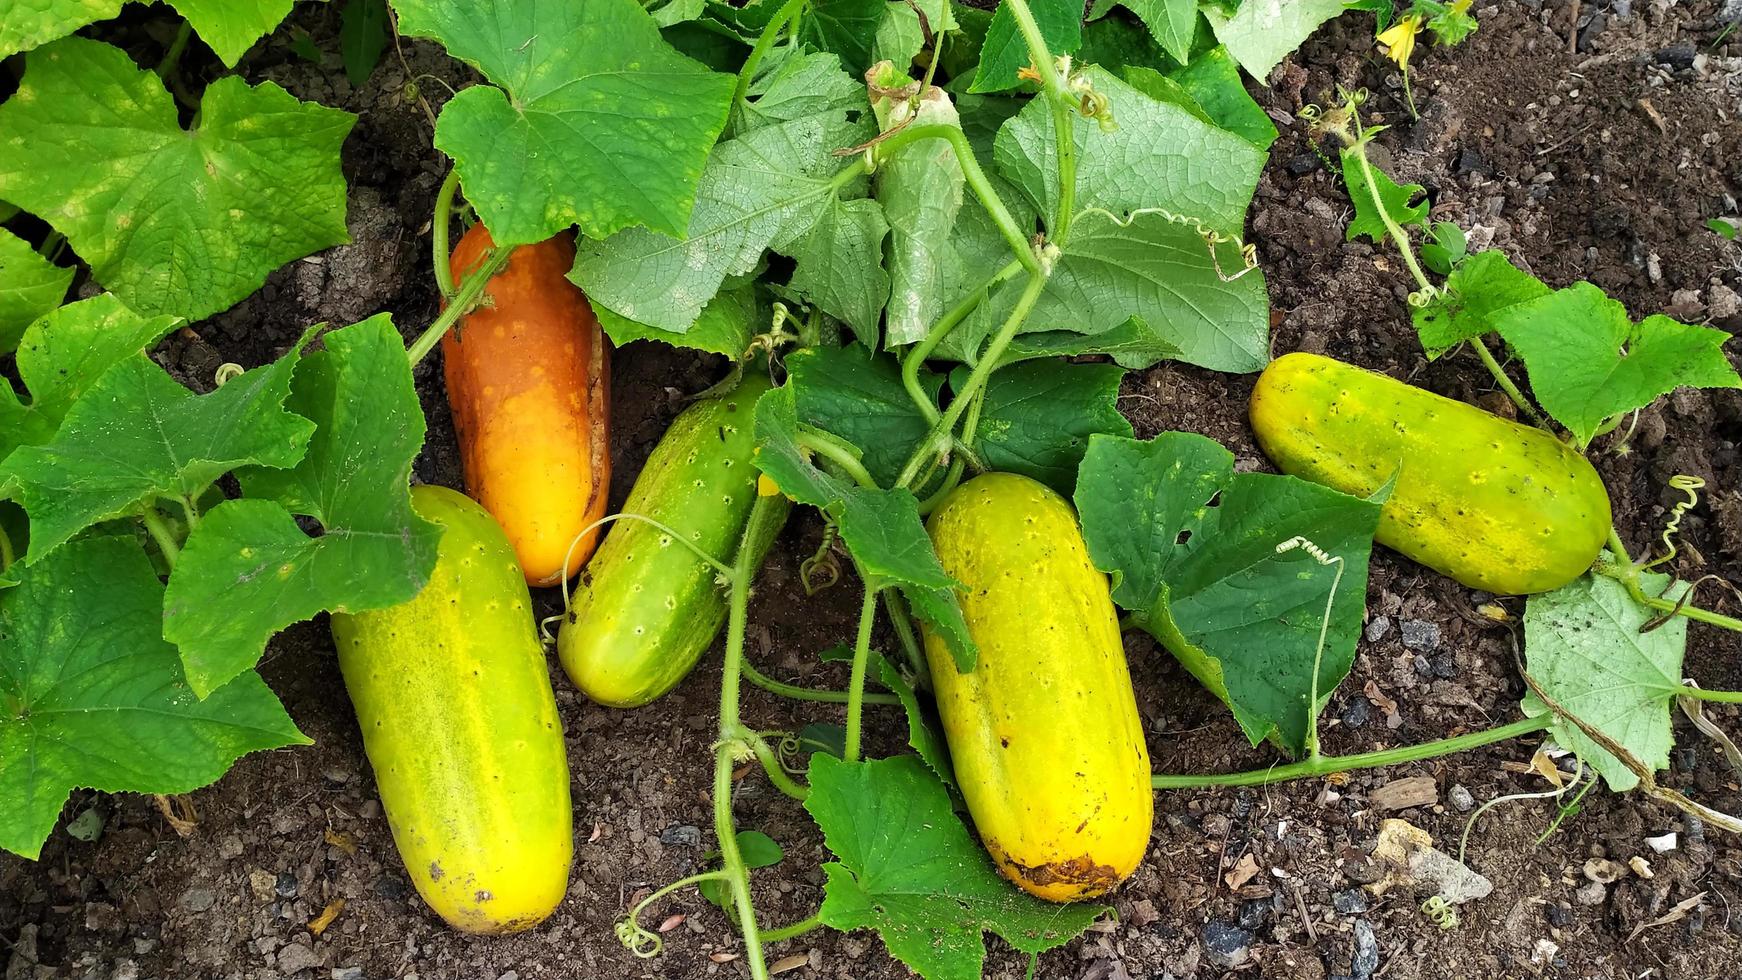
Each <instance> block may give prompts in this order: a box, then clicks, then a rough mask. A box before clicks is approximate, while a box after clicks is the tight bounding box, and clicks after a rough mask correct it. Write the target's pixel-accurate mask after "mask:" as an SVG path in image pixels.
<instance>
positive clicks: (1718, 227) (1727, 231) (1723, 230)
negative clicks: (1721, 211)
mask: <svg viewBox="0 0 1742 980" xmlns="http://www.w3.org/2000/svg"><path fill="white" fill-rule="evenodd" d="M1706 227H1707V228H1709V229H1711V230H1712V231H1714V232H1716V233H1718V234H1719V235H1722V236H1723V237H1724V238H1725V239H1726V240H1728V241H1732V242H1733V241H1735V240H1736V235H1737V232H1738V231H1742V222H1739V221H1737V219H1735V218H1712V219H1710V220H1708V221H1707V222H1706Z"/></svg>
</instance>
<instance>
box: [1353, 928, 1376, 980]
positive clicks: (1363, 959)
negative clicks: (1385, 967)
mask: <svg viewBox="0 0 1742 980" xmlns="http://www.w3.org/2000/svg"><path fill="white" fill-rule="evenodd" d="M1377 969H1379V939H1378V937H1377V936H1374V935H1373V926H1372V925H1371V924H1369V923H1368V922H1367V920H1366V919H1356V920H1355V955H1354V959H1353V961H1352V962H1350V964H1349V972H1350V973H1351V974H1353V975H1354V977H1355V980H1367V978H1368V977H1371V976H1372V975H1373V971H1375V970H1377Z"/></svg>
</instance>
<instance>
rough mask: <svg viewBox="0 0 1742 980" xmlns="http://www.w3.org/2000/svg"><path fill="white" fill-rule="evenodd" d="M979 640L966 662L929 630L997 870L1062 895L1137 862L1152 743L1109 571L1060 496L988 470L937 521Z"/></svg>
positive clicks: (959, 775) (962, 775)
mask: <svg viewBox="0 0 1742 980" xmlns="http://www.w3.org/2000/svg"><path fill="white" fill-rule="evenodd" d="M927 528H928V530H929V531H930V532H931V538H932V543H933V544H934V545H935V546H936V547H937V553H938V558H939V560H940V561H942V562H943V566H944V570H945V571H946V572H948V573H949V574H950V575H952V576H954V577H955V578H956V580H957V581H959V582H961V583H962V585H963V586H964V588H963V589H962V590H961V591H960V592H959V595H960V598H961V603H962V614H963V616H964V617H965V618H966V619H967V623H968V631H969V633H970V634H971V635H972V636H973V638H974V642H975V644H976V645H977V646H978V647H979V648H980V656H979V660H978V662H977V663H976V665H975V667H974V670H973V671H972V672H970V673H966V674H964V673H961V672H959V671H958V670H957V669H956V662H955V658H954V657H952V656H951V654H950V652H949V649H948V647H947V646H946V645H945V643H944V641H943V638H942V637H939V636H935V635H933V634H932V633H931V632H930V631H926V632H925V649H926V659H927V661H928V663H929V665H930V668H931V678H932V689H933V691H934V692H935V693H936V695H937V704H938V713H939V715H940V716H941V717H942V719H943V725H944V734H945V738H946V739H947V740H948V742H949V746H950V757H951V759H952V760H953V762H954V765H955V773H956V781H957V783H958V784H959V785H960V786H961V789H962V796H963V797H964V798H965V799H966V800H967V803H968V812H969V814H971V815H972V816H973V818H974V827H975V829H976V830H977V831H978V832H979V834H980V840H981V842H982V843H983V844H985V846H986V850H987V851H988V852H989V853H991V855H992V859H993V861H994V863H996V864H997V866H998V870H999V871H1000V872H1001V873H1003V875H1004V876H1005V877H1006V878H1009V879H1010V880H1011V881H1013V882H1015V883H1016V884H1017V885H1018V886H1019V887H1021V888H1022V889H1023V890H1024V891H1026V892H1029V893H1030V894H1032V895H1036V896H1038V897H1040V898H1044V899H1047V900H1049V901H1055V902H1068V901H1075V900H1078V899H1086V898H1094V897H1096V896H1098V895H1104V894H1106V893H1107V892H1108V891H1110V890H1111V889H1112V888H1113V887H1114V886H1115V885H1117V884H1118V883H1119V882H1121V881H1123V880H1124V879H1125V878H1126V877H1128V876H1129V875H1130V874H1131V872H1132V871H1134V870H1136V868H1137V865H1138V862H1140V861H1141V860H1142V859H1143V854H1144V851H1145V850H1147V849H1148V846H1149V832H1150V825H1151V822H1152V821H1153V819H1154V807H1155V801H1154V791H1153V790H1152V789H1151V788H1150V781H1149V780H1150V772H1149V751H1148V749H1147V748H1146V747H1145V745H1144V740H1143V722H1142V720H1141V719H1140V718H1139V717H1138V714H1137V699H1136V695H1135V694H1134V693H1133V692H1132V689H1131V675H1130V673H1129V671H1128V670H1127V668H1126V665H1125V648H1124V645H1123V643H1122V641H1121V640H1120V635H1119V615H1118V612H1117V611H1116V610H1115V609H1114V608H1113V599H1112V596H1111V595H1110V594H1109V592H1108V586H1107V577H1106V576H1105V575H1103V574H1101V573H1100V572H1099V571H1096V569H1095V567H1094V565H1093V564H1091V563H1090V561H1089V552H1088V548H1087V547H1086V546H1085V545H1084V543H1083V537H1082V532H1081V531H1080V530H1079V529H1078V527H1077V518H1076V514H1075V513H1074V512H1073V511H1072V510H1071V507H1070V505H1069V504H1068V503H1066V502H1065V500H1064V498H1063V497H1060V496H1059V495H1058V494H1056V493H1054V492H1053V491H1052V490H1050V489H1048V488H1047V487H1045V486H1043V485H1042V484H1040V483H1037V482H1035V481H1034V480H1031V479H1029V478H1027V477H1024V476H1016V475H1014V474H1009V473H989V474H987V475H985V476H981V477H977V478H975V479H973V480H970V481H969V482H967V483H964V484H962V485H961V486H960V487H958V488H956V490H955V491H953V492H952V493H951V494H950V496H949V497H947V498H945V500H944V502H943V503H942V504H941V505H940V506H939V507H938V509H937V510H936V511H935V512H933V513H932V515H931V519H930V520H929V521H928V522H927Z"/></svg>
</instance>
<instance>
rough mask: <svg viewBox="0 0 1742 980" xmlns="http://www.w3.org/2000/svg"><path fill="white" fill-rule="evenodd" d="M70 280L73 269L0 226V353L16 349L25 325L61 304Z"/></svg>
mask: <svg viewBox="0 0 1742 980" xmlns="http://www.w3.org/2000/svg"><path fill="white" fill-rule="evenodd" d="M72 281H73V270H72V269H63V268H61V267H59V266H57V265H55V264H54V263H52V262H50V261H49V260H47V259H45V258H43V257H42V256H40V255H38V254H36V250H35V249H33V248H31V247H30V243H29V242H26V241H25V240H24V239H22V238H19V237H18V236H17V235H14V234H13V233H11V232H9V231H7V230H6V229H4V228H0V354H5V353H8V352H10V351H12V350H13V349H15V348H16V347H17V346H18V338H19V337H21V336H23V334H24V328H25V327H28V326H30V324H31V322H32V321H34V320H35V319H36V318H37V317H39V316H42V315H43V314H45V313H47V312H49V311H50V310H52V309H54V308H55V307H57V306H59V305H60V301H61V300H62V299H64V298H65V297H66V294H67V286H69V285H71V284H72Z"/></svg>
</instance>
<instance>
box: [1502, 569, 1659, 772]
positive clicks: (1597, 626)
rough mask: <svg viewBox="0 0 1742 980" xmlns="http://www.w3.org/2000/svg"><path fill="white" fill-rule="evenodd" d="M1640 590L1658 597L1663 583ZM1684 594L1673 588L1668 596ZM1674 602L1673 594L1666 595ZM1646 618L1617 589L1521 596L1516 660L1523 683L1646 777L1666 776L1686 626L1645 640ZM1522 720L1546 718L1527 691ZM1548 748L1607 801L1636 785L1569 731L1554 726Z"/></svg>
mask: <svg viewBox="0 0 1742 980" xmlns="http://www.w3.org/2000/svg"><path fill="white" fill-rule="evenodd" d="M1640 584H1641V585H1642V586H1643V587H1644V589H1645V592H1646V594H1648V595H1660V594H1662V593H1663V591H1664V588H1665V587H1666V586H1667V585H1668V584H1669V577H1668V576H1665V575H1656V574H1652V573H1650V572H1647V573H1645V574H1644V575H1643V576H1642V577H1641V581H1640ZM1685 588H1686V586H1685V585H1682V584H1680V583H1678V584H1677V592H1676V595H1679V594H1680V590H1682V589H1685ZM1666 598H1672V599H1673V598H1675V595H1671V596H1666ZM1653 615H1654V613H1653V611H1652V610H1650V609H1648V608H1646V607H1644V606H1641V605H1640V604H1639V603H1637V602H1634V601H1633V597H1632V596H1630V595H1628V594H1627V590H1626V588H1624V587H1623V586H1622V585H1621V583H1619V582H1616V581H1614V580H1613V579H1610V578H1608V577H1606V576H1602V575H1591V574H1587V575H1584V576H1581V577H1580V578H1579V579H1577V580H1576V581H1574V582H1573V583H1572V584H1571V585H1566V586H1562V587H1561V588H1559V589H1556V590H1554V591H1553V592H1545V593H1541V594H1539V595H1533V596H1531V597H1530V600H1529V602H1527V603H1526V604H1525V607H1524V661H1525V669H1526V670H1528V671H1529V672H1530V676H1531V677H1532V678H1534V679H1535V680H1536V682H1537V683H1538V684H1539V685H1541V686H1542V689H1543V691H1544V692H1546V693H1547V694H1548V696H1549V697H1550V698H1553V699H1554V700H1555V702H1556V703H1557V704H1559V705H1560V706H1561V707H1562V708H1564V709H1565V710H1567V711H1569V712H1571V713H1572V714H1574V715H1576V716H1578V718H1579V719H1580V720H1582V721H1584V722H1585V723H1587V724H1589V725H1591V726H1592V727H1593V728H1595V729H1597V730H1598V731H1600V732H1602V733H1603V734H1604V735H1607V736H1608V737H1609V738H1611V739H1613V740H1615V741H1616V742H1618V743H1620V744H1621V746H1622V747H1623V748H1625V749H1627V750H1628V751H1629V752H1631V753H1633V755H1635V756H1636V757H1638V759H1639V760H1640V761H1641V762H1643V763H1645V764H1646V765H1647V766H1649V767H1651V769H1652V771H1654V772H1655V771H1657V770H1660V769H1667V768H1669V748H1670V745H1671V744H1672V742H1673V735H1672V733H1671V731H1670V701H1671V699H1673V698H1674V697H1675V695H1676V694H1677V693H1679V692H1680V691H1681V689H1682V684H1681V678H1682V654H1683V653H1684V651H1685V650H1686V647H1687V633H1688V621H1687V620H1685V619H1683V618H1681V617H1680V616H1671V617H1669V619H1668V621H1667V622H1665V623H1664V624H1663V625H1661V626H1659V627H1657V628H1656V629H1653V630H1652V631H1650V632H1649V633H1641V632H1640V631H1639V628H1640V627H1641V626H1644V625H1645V624H1646V622H1647V621H1648V620H1649V619H1651V618H1652V616H1653ZM1522 706H1523V708H1524V713H1525V714H1526V715H1528V716H1530V717H1532V718H1539V717H1541V716H1543V715H1545V714H1548V712H1549V707H1548V705H1546V704H1544V703H1543V702H1542V699H1540V698H1538V697H1537V696H1536V694H1535V692H1526V694H1525V696H1524V701H1523V705H1522ZM1549 730H1550V731H1551V732H1553V733H1554V740H1555V742H1556V743H1557V744H1559V745H1560V746H1562V747H1563V748H1567V749H1571V750H1572V751H1573V752H1574V753H1576V754H1577V755H1578V757H1579V758H1580V759H1583V760H1584V761H1585V764H1586V765H1589V766H1591V767H1592V768H1594V769H1596V770H1597V771H1598V772H1600V773H1602V774H1603V779H1604V780H1605V781H1606V782H1608V784H1609V788H1610V789H1612V790H1614V791H1616V792H1617V793H1620V792H1625V791H1627V790H1630V789H1632V788H1633V787H1634V786H1636V785H1638V783H1639V777H1638V776H1636V775H1634V773H1633V771H1632V770H1630V769H1628V768H1627V767H1626V766H1625V765H1623V764H1622V762H1621V760H1619V759H1617V758H1615V757H1614V756H1613V755H1611V754H1610V753H1609V752H1608V751H1607V750H1605V749H1603V748H1602V747H1601V746H1599V745H1598V744H1597V743H1596V742H1594V741H1592V739H1591V737H1590V736H1588V735H1586V734H1585V733H1584V732H1583V731H1580V730H1579V727H1578V726H1577V725H1574V724H1573V723H1571V722H1569V721H1567V720H1565V719H1562V718H1558V717H1557V718H1556V719H1555V721H1554V723H1553V725H1552V726H1551V727H1550V729H1549Z"/></svg>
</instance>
